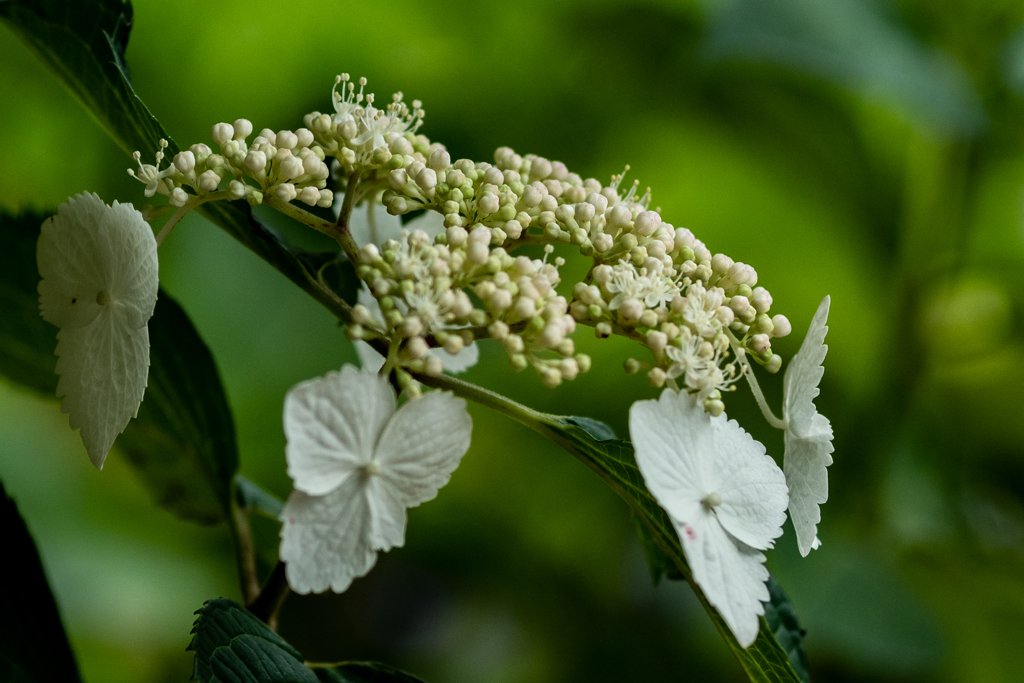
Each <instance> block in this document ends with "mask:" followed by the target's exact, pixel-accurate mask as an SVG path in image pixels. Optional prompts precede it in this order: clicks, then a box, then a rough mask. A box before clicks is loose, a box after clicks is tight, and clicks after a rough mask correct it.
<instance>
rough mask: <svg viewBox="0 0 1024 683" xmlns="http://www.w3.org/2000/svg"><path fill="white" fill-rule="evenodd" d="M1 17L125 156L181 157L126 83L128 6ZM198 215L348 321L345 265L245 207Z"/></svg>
mask: <svg viewBox="0 0 1024 683" xmlns="http://www.w3.org/2000/svg"><path fill="white" fill-rule="evenodd" d="M0 19H3V20H5V21H6V22H7V24H8V25H9V26H10V27H11V28H12V29H13V30H14V32H15V33H17V34H18V35H20V36H21V37H22V38H23V39H24V40H25V41H26V42H27V43H28V44H29V45H30V46H31V47H32V48H33V49H34V50H35V51H36V53H37V54H38V55H39V56H40V58H41V59H42V60H43V61H44V62H46V63H47V64H48V65H49V66H50V67H51V68H52V69H53V70H54V71H55V72H56V74H57V75H58V76H59V77H60V78H61V79H62V80H63V81H64V83H65V85H67V86H68V88H70V89H71V91H72V92H73V93H74V94H75V95H76V96H77V97H78V99H79V100H80V101H81V102H82V104H83V105H84V106H85V108H86V109H87V110H89V111H90V112H91V113H92V114H93V116H95V117H96V119H97V120H98V121H99V122H100V124H101V125H103V127H104V128H105V129H106V131H107V132H108V133H109V134H110V136H111V137H112V138H113V139H114V141H115V142H116V143H117V144H118V145H119V146H120V147H121V148H122V149H123V150H125V151H126V152H129V153H130V152H133V151H135V150H139V151H141V152H142V153H143V156H144V157H148V156H149V155H151V154H153V153H154V152H155V151H156V150H157V145H158V143H159V141H160V140H161V139H165V140H167V141H168V144H169V147H168V149H167V156H168V158H170V157H173V155H174V154H175V153H176V152H177V151H178V147H177V145H176V144H175V143H174V140H173V139H172V138H171V137H170V135H168V134H167V131H165V130H164V129H163V127H162V126H161V125H160V123H159V122H158V121H157V120H156V119H155V118H154V117H153V115H152V114H150V113H149V110H148V109H147V108H146V106H145V105H144V104H143V103H142V101H141V100H140V99H139V98H138V97H137V96H136V95H135V92H134V91H133V90H132V87H131V84H130V82H129V80H128V67H127V63H126V62H125V60H124V50H125V47H126V46H127V44H128V34H129V31H130V30H131V22H132V9H131V4H130V3H122V2H121V0H36V1H35V2H33V1H30V0H0ZM198 211H199V212H200V213H202V214H203V215H204V216H206V217H207V218H208V219H209V220H211V221H212V222H213V223H215V224H216V225H218V226H219V227H221V228H222V229H223V230H225V231H226V232H227V233H228V234H230V235H231V236H232V237H234V238H235V239H237V240H238V241H239V242H241V243H242V244H244V245H245V246H246V247H248V248H249V249H251V250H252V251H254V252H255V253H256V254H257V255H258V256H259V257H260V258H262V259H263V260H265V261H266V262H267V263H269V264H270V265H272V266H273V267H274V268H276V269H277V270H279V271H281V272H282V273H283V274H284V275H285V276H286V277H287V278H288V279H289V280H291V281H292V282H294V283H296V284H297V285H299V287H301V288H302V289H303V290H305V291H306V292H308V293H309V294H310V295H312V296H313V297H314V298H315V299H317V300H318V301H319V302H320V303H322V304H323V305H325V306H326V307H327V308H328V309H329V310H331V312H333V313H334V314H335V315H337V316H338V317H339V318H341V319H342V320H343V321H346V322H347V316H346V314H345V310H344V307H342V306H340V305H339V304H338V302H337V300H336V299H337V298H339V297H340V298H341V299H344V300H345V301H347V302H349V303H354V302H355V298H356V292H357V291H358V286H359V283H358V280H357V279H356V277H355V269H354V268H353V267H352V265H351V264H350V263H347V262H345V261H344V260H337V254H336V253H328V254H319V253H310V252H306V251H303V250H301V249H298V248H295V247H294V246H292V245H290V244H289V243H288V242H287V240H285V239H284V238H283V237H282V236H281V235H280V233H278V232H277V231H276V230H274V229H273V228H271V227H270V226H268V225H266V224H265V223H263V222H262V221H260V220H259V219H258V218H256V217H255V216H253V214H252V211H251V209H250V207H249V205H248V204H246V203H245V202H244V201H237V202H230V203H229V202H214V203H211V204H205V205H203V206H201V207H200V208H199V209H198ZM320 276H323V278H324V281H325V283H324V285H322V286H321V285H320V284H319V282H318V278H319V277H320Z"/></svg>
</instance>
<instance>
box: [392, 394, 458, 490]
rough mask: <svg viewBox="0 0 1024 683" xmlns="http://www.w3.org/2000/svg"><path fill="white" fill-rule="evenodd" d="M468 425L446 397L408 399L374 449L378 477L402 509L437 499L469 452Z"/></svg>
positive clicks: (454, 403) (453, 399)
mask: <svg viewBox="0 0 1024 683" xmlns="http://www.w3.org/2000/svg"><path fill="white" fill-rule="evenodd" d="M472 431H473V420H472V419H471V418H470V417H469V412H468V411H467V410H466V402H465V401H464V400H462V399H461V398H455V397H454V396H452V395H451V394H450V393H448V392H431V393H429V394H426V395H425V396H421V397H419V398H415V399H412V400H411V401H409V402H408V403H406V404H405V405H404V406H402V407H401V409H400V410H399V411H398V412H397V413H395V416H394V418H393V419H392V420H391V422H389V423H388V425H387V427H385V429H384V433H383V434H382V435H381V437H380V443H379V444H378V446H377V453H376V460H377V461H378V462H379V463H380V475H379V476H380V478H381V479H383V480H384V482H385V483H387V484H388V486H390V487H391V490H392V491H393V493H394V494H395V495H396V496H397V497H398V499H399V500H401V501H402V503H403V504H404V505H405V506H406V507H415V506H416V505H419V504H420V503H425V502H426V501H428V500H431V499H432V498H434V497H435V496H436V495H437V490H438V489H439V488H441V487H442V486H444V485H445V484H447V483H448V480H449V479H450V478H451V474H452V472H453V471H455V468H456V467H458V466H459V462H460V461H461V460H462V456H463V455H465V454H466V451H467V450H469V442H470V437H471V434H472Z"/></svg>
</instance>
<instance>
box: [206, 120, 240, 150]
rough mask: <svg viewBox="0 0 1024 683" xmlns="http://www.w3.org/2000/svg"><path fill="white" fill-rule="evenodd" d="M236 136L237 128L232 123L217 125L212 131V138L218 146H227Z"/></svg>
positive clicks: (214, 125)
mask: <svg viewBox="0 0 1024 683" xmlns="http://www.w3.org/2000/svg"><path fill="white" fill-rule="evenodd" d="M234 136H235V128H234V126H232V125H231V124H230V123H215V124H213V128H212V129H211V130H210V137H211V138H213V141H214V142H216V143H217V144H218V145H226V144H227V142H228V140H230V139H232V138H233V137H234Z"/></svg>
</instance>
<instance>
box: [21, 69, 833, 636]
mask: <svg viewBox="0 0 1024 683" xmlns="http://www.w3.org/2000/svg"><path fill="white" fill-rule="evenodd" d="M365 86H366V80H365V79H359V81H358V90H357V83H356V82H353V81H352V79H351V78H350V77H349V76H348V75H347V74H342V75H340V76H338V77H337V79H336V81H335V87H334V90H333V109H334V111H333V113H321V112H312V113H310V114H308V115H307V116H306V117H305V118H304V124H305V125H304V127H301V128H298V129H296V130H294V131H291V130H281V131H278V132H276V133H275V132H273V131H270V130H268V129H264V130H262V131H260V133H259V135H257V136H256V137H255V138H253V140H252V142H251V143H250V142H249V137H250V135H251V134H252V132H253V126H252V124H251V123H250V122H249V121H248V120H246V119H238V120H237V121H235V122H234V123H233V124H227V123H218V124H216V125H215V126H213V129H212V131H211V136H212V138H213V141H214V143H215V144H216V145H217V146H218V148H219V153H214V152H213V151H212V150H211V148H210V147H208V146H207V145H205V144H196V145H193V146H192V147H190V148H189V149H188V150H184V151H181V152H178V153H177V154H175V155H174V158H173V159H172V162H171V163H170V164H169V165H168V166H166V167H165V168H161V165H162V164H163V162H164V157H165V150H166V148H167V147H168V144H167V143H166V142H165V141H161V143H160V148H159V150H158V151H157V153H156V163H155V164H153V165H147V164H142V163H141V154H140V153H138V152H136V154H135V160H136V162H137V163H138V164H139V168H138V171H137V172H136V171H134V170H130V171H129V172H130V173H131V174H132V175H134V176H136V177H137V178H138V179H139V180H140V181H142V182H143V183H145V185H146V189H145V194H146V196H147V197H151V196H153V195H155V194H162V195H166V196H167V197H168V201H169V203H170V205H172V206H175V207H178V211H177V212H176V213H175V214H174V216H172V217H171V219H169V220H168V221H167V223H165V225H164V228H163V230H162V232H161V233H160V235H159V236H157V237H156V239H155V240H154V239H153V238H152V235H151V231H150V230H149V229H148V227H147V226H146V225H145V222H144V221H143V217H142V215H141V214H138V212H134V211H133V210H131V209H130V207H126V206H124V205H120V206H119V205H117V204H115V205H114V207H106V206H105V205H103V204H102V202H101V201H100V200H99V199H98V198H97V197H95V196H94V195H87V196H80V197H78V198H76V199H73V200H70V201H69V203H68V204H67V205H65V206H62V208H61V211H60V212H59V213H58V216H57V217H56V218H55V219H53V220H52V221H51V222H48V224H47V225H46V226H44V228H43V234H42V237H41V238H40V241H39V252H38V254H39V256H38V258H39V267H40V272H41V273H42V275H43V282H42V283H41V284H40V304H41V309H42V312H43V315H44V317H46V319H47V320H50V321H51V322H54V323H55V324H57V325H58V326H60V328H61V331H60V333H59V335H58V339H59V344H58V347H57V352H58V354H59V355H60V356H61V360H60V362H59V363H58V367H57V371H58V372H59V373H61V382H60V384H59V388H58V392H59V393H60V392H63V393H66V395H67V399H66V408H65V409H69V410H70V411H71V413H72V427H74V428H77V427H81V429H82V436H83V439H84V440H85V442H86V445H87V447H88V449H89V454H90V456H91V457H92V458H93V460H94V462H96V464H97V466H99V465H101V464H102V461H103V457H105V455H106V452H107V450H108V449H109V448H110V445H111V443H112V442H113V439H114V436H115V435H116V434H117V433H118V432H119V431H120V430H122V429H123V428H124V426H125V424H126V422H127V420H128V419H129V417H130V416H131V415H132V414H134V412H135V411H136V410H137V409H138V406H139V403H140V401H141V400H142V391H143V389H144V387H145V382H146V372H147V368H148V337H147V336H146V324H147V321H148V319H149V317H150V316H151V315H152V312H153V303H154V301H155V296H156V290H157V280H158V277H157V265H156V246H157V245H158V244H159V243H160V242H161V241H162V239H163V237H164V236H165V235H166V234H167V233H168V232H169V230H170V228H171V227H172V226H173V225H174V223H176V222H177V221H178V220H180V218H181V216H183V215H184V214H185V213H186V212H187V211H189V210H190V209H192V208H194V207H195V206H198V205H199V204H201V203H203V202H206V201H212V200H220V199H229V200H230V199H235V200H237V199H243V198H244V199H246V200H247V201H248V202H249V203H250V204H251V205H258V204H261V203H263V202H266V203H267V204H269V205H270V206H272V207H273V208H275V209H277V210H279V211H282V212H283V213H286V214H287V215H289V216H291V217H293V218H295V219H296V220H299V221H302V222H305V223H306V224H308V225H309V226H310V227H313V228H315V229H318V230H321V231H322V232H325V233H327V234H329V235H332V236H333V237H335V238H336V239H337V241H338V243H339V245H340V247H341V249H342V251H343V252H344V254H345V256H346V257H347V258H348V259H349V261H350V262H351V263H352V264H353V265H354V266H355V270H356V274H357V275H358V277H359V278H360V280H361V282H362V290H361V292H360V293H359V303H357V304H356V305H354V306H349V304H347V303H344V302H341V303H340V304H339V305H343V306H346V307H347V308H348V313H349V314H350V317H351V320H352V322H351V324H350V325H349V326H348V328H347V334H348V335H349V337H350V338H351V339H353V340H355V341H356V342H357V347H358V348H359V352H360V356H361V358H362V359H363V365H364V369H363V370H362V371H357V370H355V369H354V368H345V369H343V370H342V372H340V373H330V374H328V375H327V376H326V377H323V378H319V379H316V380H310V381H309V382H305V383H302V384H300V385H297V386H296V387H295V388H294V389H293V390H292V392H290V393H289V396H288V398H287V399H286V404H285V431H286V434H287V436H288V446H287V452H286V457H287V462H288V468H289V474H290V475H291V476H292V478H293V479H294V481H295V489H296V491H295V493H293V495H292V496H291V498H289V501H288V503H287V505H286V507H285V510H284V512H283V516H282V521H283V523H284V524H283V527H282V532H281V533H282V544H281V558H282V559H283V560H284V561H285V562H286V563H287V565H288V567H287V575H288V578H289V580H290V581H291V583H292V586H293V587H294V588H295V589H296V590H298V591H300V592H309V591H320V590H326V589H327V588H331V589H333V590H336V591H342V590H345V589H346V588H347V586H348V585H349V584H350V583H351V581H352V580H353V579H354V578H356V577H358V576H361V575H363V574H365V573H366V572H367V571H369V569H370V568H371V567H372V565H373V563H374V561H375V558H376V553H377V552H378V551H380V550H387V549H389V548H392V547H396V546H400V545H401V544H402V543H403V542H404V534H405V510H406V508H408V507H412V506H415V505H418V504H420V503H422V502H425V501H427V500H429V499H431V498H433V497H434V496H435V495H436V493H437V491H438V489H439V488H440V487H441V486H443V485H444V484H445V483H446V482H447V481H448V478H449V476H450V475H451V473H452V471H453V470H454V469H455V468H456V467H457V465H458V463H459V461H460V459H461V458H462V456H463V454H465V452H466V450H467V449H468V446H469V437H470V431H471V426H472V423H471V420H470V418H469V415H468V413H467V412H466V409H465V405H464V403H463V402H462V401H461V400H458V399H454V398H452V397H451V396H450V395H448V394H445V393H443V392H431V393H428V394H425V395H423V394H422V392H421V390H420V387H419V385H418V383H417V382H416V381H415V376H420V377H421V378H425V377H437V376H440V375H441V374H442V373H444V372H445V371H448V372H458V371H461V370H465V369H466V368H468V367H469V366H471V365H472V364H473V363H475V362H476V358H477V342H478V341H480V340H487V339H489V340H494V341H495V342H497V343H499V344H500V345H501V346H502V348H503V349H504V351H505V352H506V353H507V354H508V356H509V358H510V362H511V365H512V367H513V368H515V369H516V370H523V369H525V368H527V367H533V368H534V369H535V370H536V371H537V373H538V374H539V376H540V378H541V380H542V382H543V383H544V384H545V385H547V386H549V387H557V386H558V385H559V384H561V383H562V382H563V381H570V380H574V379H576V378H577V377H578V376H579V375H580V374H581V373H585V372H587V371H589V370H590V369H591V365H592V361H591V358H590V357H589V356H587V355H586V354H582V353H577V351H576V346H575V342H574V341H573V339H572V335H573V334H574V333H575V332H576V329H577V327H578V326H588V327H591V328H593V330H594V333H595V334H596V336H597V337H599V338H606V337H609V336H611V335H620V336H624V337H627V338H629V339H631V340H633V341H635V342H638V343H639V344H641V345H642V346H644V347H645V348H646V349H647V350H648V351H649V352H650V356H651V357H650V360H646V361H640V360H636V359H631V360H630V361H628V362H627V364H626V369H627V371H629V372H638V371H640V370H645V371H646V372H647V377H648V380H649V382H650V384H651V385H652V386H653V387H655V388H659V389H660V388H664V391H663V393H662V394H661V397H660V398H659V399H657V400H650V401H639V402H637V403H636V404H634V406H633V408H632V409H631V411H630V433H631V437H632V440H633V443H634V447H635V452H636V459H637V463H638V465H639V467H640V471H641V473H642V475H643V477H644V480H645V482H646V484H647V487H648V488H649V490H650V491H651V493H652V494H653V495H654V496H655V497H656V499H657V500H658V502H659V503H660V504H661V506H662V507H663V508H664V509H665V511H666V512H667V513H668V515H669V517H670V518H671V520H672V522H673V523H674V525H675V528H676V531H677V533H678V535H679V538H680V542H681V546H682V549H683V552H684V554H685V556H686V559H687V561H688V563H689V566H690V569H691V571H692V577H693V580H694V582H695V583H696V584H697V585H698V586H699V587H700V588H701V589H702V590H703V591H704V593H705V595H706V596H707V598H708V601H709V602H710V603H711V604H712V605H713V606H715V607H716V608H717V609H718V610H719V612H720V613H721V614H722V616H723V618H724V619H725V621H726V623H727V624H728V625H729V627H730V628H731V629H732V631H733V633H734V634H735V635H736V636H737V639H738V640H739V642H740V643H741V644H742V645H743V646H749V645H750V644H751V643H752V642H753V640H754V638H756V635H757V633H758V622H757V619H758V616H759V615H761V614H763V613H764V609H763V605H762V603H763V602H764V601H765V600H767V598H768V594H767V590H766V588H765V586H764V581H765V580H766V578H767V572H766V570H765V569H764V567H763V562H764V560H765V558H764V555H763V552H762V551H765V550H767V549H769V548H771V547H772V546H773V544H774V540H775V539H776V538H777V537H778V536H779V535H780V534H781V533H782V529H781V525H782V522H783V520H784V517H785V512H786V510H787V508H788V510H789V513H790V515H791V517H792V520H793V523H794V527H795V529H796V533H797V540H798V545H799V548H800V551H801V553H802V554H804V555H806V554H807V553H808V552H810V550H811V549H813V548H816V547H818V546H819V545H820V541H819V540H818V537H817V524H818V522H819V521H820V519H821V514H820V505H821V503H824V502H825V500H826V499H827V497H828V482H827V474H826V468H827V467H828V465H830V464H831V462H832V457H831V453H832V436H833V435H832V427H831V425H830V423H829V421H828V420H827V419H826V418H824V417H823V416H821V415H820V414H819V413H818V412H817V408H816V407H815V405H814V399H815V398H816V397H817V395H818V384H819V383H820V381H821V378H822V374H823V370H822V361H823V360H824V357H825V353H826V351H827V347H826V346H825V344H824V340H825V334H826V332H827V329H828V328H827V327H826V321H827V316H828V309H829V305H830V300H829V299H828V298H827V297H826V298H825V300H824V301H823V302H822V304H821V306H820V307H819V309H818V312H817V313H816V315H815V317H814V321H813V322H812V324H811V328H810V331H809V332H808V335H807V338H806V339H805V341H804V343H803V346H802V347H801V349H800V352H799V353H798V354H797V355H796V356H795V357H794V358H793V360H792V361H791V362H790V364H789V367H788V368H787V370H786V375H785V378H784V385H785V396H784V400H783V418H782V419H779V418H777V417H775V415H774V414H773V413H772V411H771V409H770V408H769V407H768V405H767V401H766V400H765V398H764V396H763V395H762V393H761V391H760V389H759V387H758V385H757V381H756V377H755V375H754V372H753V369H752V368H751V364H750V362H749V359H750V358H753V359H754V361H755V362H757V363H758V364H760V365H761V366H763V367H764V368H765V369H766V370H767V371H768V372H770V373H774V372H777V371H778V370H780V369H781V367H782V358H781V357H780V356H778V355H776V354H775V353H774V352H773V350H772V340H773V339H775V338H779V337H784V336H786V335H788V334H789V333H790V332H791V330H792V326H791V325H790V323H789V321H788V319H787V318H786V317H785V316H784V315H781V314H772V312H771V307H772V303H773V302H772V296H771V294H770V293H769V292H768V290H766V289H765V288H764V287H763V286H758V276H757V272H756V271H755V270H754V269H753V268H752V267H751V266H749V265H747V264H744V263H739V262H735V261H733V260H732V259H731V258H729V257H728V256H726V255H725V254H720V253H719V254H714V253H712V252H711V250H710V249H708V248H707V246H705V244H704V243H703V242H701V241H700V240H699V239H697V238H696V237H695V236H694V234H693V233H692V232H690V230H688V229H686V228H682V227H675V226H673V225H672V224H670V223H668V222H667V221H665V220H664V219H663V218H662V216H661V213H660V209H657V208H654V209H652V208H651V201H652V197H651V191H650V189H648V190H646V191H645V192H643V193H642V194H640V193H638V187H639V183H638V182H636V181H634V182H633V183H632V184H631V185H629V186H628V187H625V188H623V187H621V185H622V183H623V179H624V176H625V173H622V174H618V175H614V176H612V177H611V179H610V181H609V183H608V184H604V183H602V182H600V181H598V180H596V179H594V178H586V179H584V178H582V177H581V176H579V175H577V174H575V173H572V172H570V171H569V169H568V168H566V166H565V165H564V164H562V163H561V162H558V161H550V160H548V159H545V158H543V157H540V156H537V155H532V154H527V155H522V156H521V155H519V154H517V153H516V152H515V151H514V150H512V149H510V148H508V147H502V148H499V149H498V150H497V151H496V152H495V154H494V161H493V163H490V162H474V161H472V160H469V159H458V160H454V161H453V160H452V159H451V156H450V155H449V153H448V151H447V150H446V149H445V147H444V146H443V145H441V144H439V143H436V142H432V141H431V140H429V139H428V138H427V137H425V136H424V135H421V134H419V133H418V132H417V131H418V130H419V128H420V126H421V124H422V122H423V118H424V112H423V108H422V105H421V104H420V103H419V102H418V101H414V102H413V103H412V105H411V107H410V106H409V105H407V104H406V103H405V101H404V96H403V95H402V93H396V94H395V95H394V96H393V97H392V100H391V102H390V103H389V104H388V105H387V106H386V107H384V108H383V109H378V108H377V107H376V106H375V96H374V95H373V94H372V93H367V92H366V88H365ZM332 170H333V172H332ZM627 170H628V167H627ZM329 186H330V187H329ZM295 202H298V203H300V204H305V205H307V206H310V207H312V206H318V207H322V208H327V207H333V208H334V210H335V213H336V217H337V222H336V223H330V222H325V221H324V220H323V219H321V218H319V217H318V216H316V215H313V214H311V213H309V212H307V211H306V210H305V209H303V208H302V207H301V206H299V205H298V204H296V203H295ZM156 213H157V212H151V217H153V216H155V215H156ZM561 246H564V247H567V248H568V247H571V248H575V249H577V250H578V251H579V253H580V254H581V255H582V256H584V257H587V258H589V259H590V260H591V267H590V269H589V270H588V272H587V273H586V275H585V276H584V277H583V279H582V280H580V281H579V282H575V283H569V282H563V280H562V275H561V273H560V268H561V267H562V266H563V265H564V263H565V261H564V259H563V258H562V257H561V256H557V257H556V256H554V252H555V249H556V247H561ZM79 297H84V298H82V299H81V300H82V301H83V302H84V304H85V307H84V308H83V307H82V306H78V307H77V308H76V307H75V305H76V302H77V301H79ZM69 301H70V303H68V302H69ZM339 301H340V300H339ZM83 311H84V312H83ZM126 340H127V341H126ZM101 356H102V358H101ZM104 363H106V364H105V365H104ZM90 368H92V369H94V370H95V369H97V368H98V369H99V370H101V371H102V372H94V371H93V370H90ZM378 371H379V374H378ZM392 376H393V379H394V380H395V382H396V386H398V387H401V388H402V389H403V390H404V393H403V395H404V398H405V400H406V402H405V403H404V405H403V406H402V407H401V408H397V401H398V397H397V396H396V394H395V393H394V390H393V389H392V387H391V385H390V384H389V383H388V380H387V378H389V377H392ZM741 377H742V378H745V379H746V380H747V381H748V383H749V384H750V387H751V390H752V391H753V393H754V395H755V397H756V399H757V401H758V403H759V405H760V406H761V409H762V411H763V413H764V415H765V418H766V419H767V420H768V421H769V423H771V424H772V425H773V426H776V427H778V428H780V429H783V430H785V444H786V451H785V456H784V469H780V468H779V467H778V465H776V464H775V461H774V460H773V459H772V458H771V457H769V456H768V455H767V454H766V452H765V449H764V447H763V446H762V445H761V444H759V443H758V442H756V441H754V440H753V438H752V437H750V435H749V434H747V433H746V432H745V431H744V430H743V429H742V428H741V427H740V426H739V425H738V424H737V423H736V422H735V421H730V420H729V419H728V418H727V417H726V416H725V414H724V411H725V402H724V395H725V394H726V393H727V392H729V391H732V390H734V389H735V388H736V385H737V382H738V381H739V380H740V378H741Z"/></svg>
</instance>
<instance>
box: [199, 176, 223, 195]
mask: <svg viewBox="0 0 1024 683" xmlns="http://www.w3.org/2000/svg"><path fill="white" fill-rule="evenodd" d="M218 185H220V176H219V175H217V173H216V172H215V171H205V172H204V173H203V174H202V175H200V176H199V187H200V188H201V189H203V190H206V191H207V192H213V191H214V190H216V189H217V186H218Z"/></svg>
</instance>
